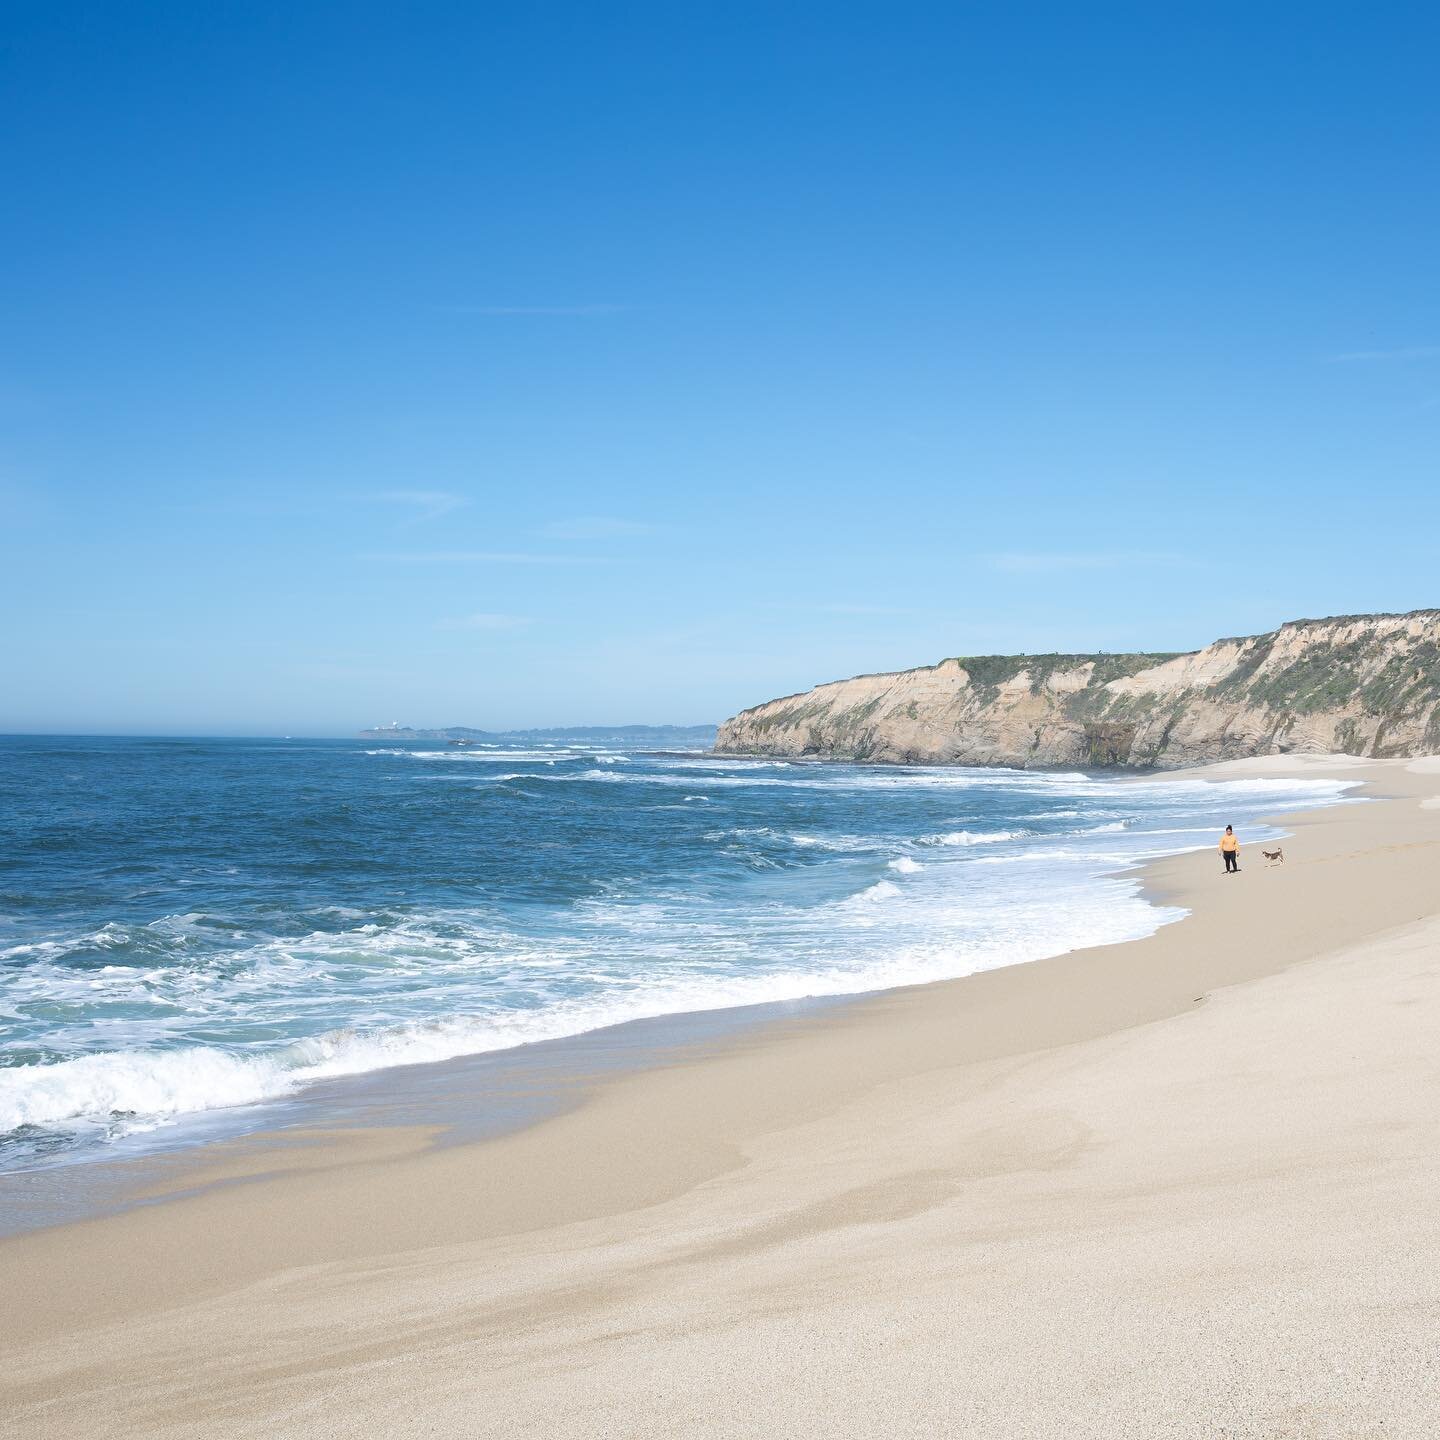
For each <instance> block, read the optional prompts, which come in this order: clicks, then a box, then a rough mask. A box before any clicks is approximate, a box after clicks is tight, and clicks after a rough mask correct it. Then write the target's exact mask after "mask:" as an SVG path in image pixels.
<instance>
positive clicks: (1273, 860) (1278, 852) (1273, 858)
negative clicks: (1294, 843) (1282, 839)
mask: <svg viewBox="0 0 1440 1440" xmlns="http://www.w3.org/2000/svg"><path fill="white" fill-rule="evenodd" d="M1260 853H1261V854H1262V855H1263V856H1264V857H1265V863H1266V864H1267V865H1283V864H1284V863H1285V852H1284V851H1283V850H1282V849H1280V847H1279V846H1278V845H1277V846H1276V847H1275V849H1273V850H1262V851H1261V852H1260Z"/></svg>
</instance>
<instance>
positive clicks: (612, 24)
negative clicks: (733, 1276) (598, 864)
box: [0, 0, 1440, 734]
mask: <svg viewBox="0 0 1440 1440" xmlns="http://www.w3.org/2000/svg"><path fill="white" fill-rule="evenodd" d="M1437 16H1440V12H1437V11H1436V10H1435V8H1434V7H1431V6H1424V5H1420V4H1414V5H1395V6H1387V5H1372V6H1360V5H1346V6H1327V5H1324V4H1305V5H1300V4H1294V5H1287V4H1278V3H1277V4H1273V5H1265V6H1256V5H1254V4H1246V5H1225V4H1210V5H1204V6H1198V5H1197V6H1170V5H1164V6H1157V5H1153V4H1152V5H1135V6H1112V5H1097V6H1076V5H1070V4H1065V5H1054V6H1044V5H1023V4H1007V5H1000V4H993V5H989V4H985V5H971V6H955V5H913V4H912V5H906V4H894V3H890V4H885V5H878V4H877V5H850V6H834V5H806V6H794V5H784V4H780V5H747V4H735V3H727V4H712V5H689V4H683V3H680V4H676V3H670V4H664V5H659V4H657V5H632V6H596V5H559V4H551V5H545V4H537V5H525V6H510V7H501V6H495V5H485V4H426V3H418V4H407V5H395V4H391V3H386V4H366V3H346V4H339V3H336V4H329V5H315V4H304V3H289V4H284V5H281V4H256V5H243V6H241V5H236V6H219V5H195V4H191V3H188V0H187V3H184V4H161V3H142V4H120V3H112V4H92V5H84V6H81V5H74V4H68V3H65V0H46V3H36V4H16V3H13V0H12V3H8V4H6V6H5V25H4V42H3V48H0V134H3V137H4V139H3V141H0V147H3V156H4V164H5V188H6V193H7V196H8V203H7V207H6V218H5V220H4V223H3V227H0V294H3V315H4V329H3V334H4V343H3V346H0V606H3V615H4V617H5V621H4V625H3V627H0V671H3V677H4V680H3V685H0V730H82V731H110V730H115V731H151V732H173V731H192V732H210V733H227V734H241V733H256V732H258V733H312V734H326V733H329V734H346V733H351V732H353V731H354V730H355V729H356V728H358V727H360V726H362V725H367V724H371V723H375V722H378V721H388V720H393V719H400V720H402V721H408V722H411V723H414V724H450V723H468V724H474V725H481V726H510V725H525V724H566V723H582V722H583V723H607V722H626V721H642V720H643V721H670V722H696V721H702V720H714V719H719V718H721V717H723V716H724V715H726V714H728V713H730V712H732V711H733V710H735V709H737V708H739V707H741V706H743V705H745V704H748V703H753V702H755V701H758V700H762V699H765V698H768V697H770V696H772V695H775V694H779V693H785V692H788V691H793V690H796V689H801V688H804V687H806V686H808V685H810V684H812V683H815V682H816V681H820V680H825V679H831V678H835V677H837V676H841V675H846V674H851V673H854V672H857V671H864V670H876V669H890V668H896V667H900V666H905V665H911V664H917V663H924V662H928V661H931V660H934V659H937V658H939V657H941V656H944V655H949V654H957V653H959V654H963V653H979V652H989V651H1012V650H1041V649H1047V650H1048V649H1066V650H1068V649H1076V650H1081V649H1084V650H1089V649H1109V650H1119V649H1127V648H1166V649H1172V648H1188V647H1192V646H1198V645H1201V644H1204V643H1205V642H1207V641H1208V640H1210V639H1213V638H1215V637H1216V636H1218V635H1225V634H1238V633H1246V632H1251V631H1255V630H1262V629H1268V628H1270V627H1271V626H1273V625H1275V624H1277V623H1278V622H1280V621H1283V620H1285V619H1287V618H1294V617H1296V616H1301V615H1316V614H1332V613H1342V612H1349V611H1360V610H1371V609H1409V608H1414V607H1418V606H1422V605H1436V604H1440V580H1437V576H1440V524H1437V522H1440V484H1437V479H1440V476H1437V439H1440V287H1437V285H1436V283H1435V282H1436V274H1437V271H1436V257H1437V255H1440V167H1437V166H1436V164H1435V163H1434V162H1435V155H1436V154H1437V153H1440V123H1437V122H1440V91H1437V88H1436V87H1435V85H1434V74H1433V57H1434V55H1435V54H1436V53H1437V45H1440V18H1437Z"/></svg>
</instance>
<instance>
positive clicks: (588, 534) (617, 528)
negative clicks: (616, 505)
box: [537, 515, 660, 540]
mask: <svg viewBox="0 0 1440 1440" xmlns="http://www.w3.org/2000/svg"><path fill="white" fill-rule="evenodd" d="M659 528H660V527H659V526H658V525H654V524H651V523H650V522H649V521H646V520H622V519H618V518H617V517H615V516H613V515H579V516H576V517H575V518H574V519H571V520H553V521H551V523H550V524H548V525H545V526H542V527H541V529H540V530H539V531H538V532H537V533H538V534H540V535H543V536H544V537H545V538H546V539H547V540H616V539H623V538H625V537H627V536H632V535H653V534H655V532H656V531H657V530H659Z"/></svg>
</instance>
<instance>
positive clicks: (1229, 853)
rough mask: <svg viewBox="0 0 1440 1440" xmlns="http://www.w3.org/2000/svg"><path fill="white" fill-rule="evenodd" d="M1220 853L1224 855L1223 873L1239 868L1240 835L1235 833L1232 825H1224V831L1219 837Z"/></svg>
mask: <svg viewBox="0 0 1440 1440" xmlns="http://www.w3.org/2000/svg"><path fill="white" fill-rule="evenodd" d="M1220 853H1221V854H1222V855H1223V856H1224V857H1225V873H1226V874H1227V875H1228V874H1229V873H1230V872H1231V871H1232V870H1234V871H1237V872H1238V871H1239V869H1240V837H1239V836H1238V835H1237V834H1236V833H1235V827H1234V826H1233V825H1227V826H1226V827H1225V833H1224V834H1223V835H1222V836H1221V837H1220Z"/></svg>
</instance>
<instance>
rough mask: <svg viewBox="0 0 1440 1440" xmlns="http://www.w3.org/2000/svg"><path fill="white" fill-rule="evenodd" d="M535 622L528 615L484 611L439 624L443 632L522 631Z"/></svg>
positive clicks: (459, 616)
mask: <svg viewBox="0 0 1440 1440" xmlns="http://www.w3.org/2000/svg"><path fill="white" fill-rule="evenodd" d="M534 623H535V622H534V621H533V620H531V619H530V618H529V616H527V615H499V614H496V613H495V612H494V611H487V610H482V611H480V612H479V613H478V614H475V615H457V616H455V617H453V618H452V619H449V620H441V621H438V622H437V625H438V628H439V629H441V630H521V629H523V628H524V627H525V626H526V625H533V624H534Z"/></svg>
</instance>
